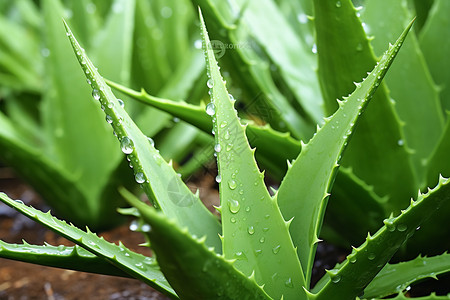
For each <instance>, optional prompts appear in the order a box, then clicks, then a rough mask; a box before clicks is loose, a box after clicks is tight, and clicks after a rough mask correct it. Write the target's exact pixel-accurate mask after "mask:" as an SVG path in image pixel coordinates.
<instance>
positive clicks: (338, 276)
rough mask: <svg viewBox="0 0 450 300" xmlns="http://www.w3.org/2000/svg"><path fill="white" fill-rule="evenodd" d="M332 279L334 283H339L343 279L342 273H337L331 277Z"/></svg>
mask: <svg viewBox="0 0 450 300" xmlns="http://www.w3.org/2000/svg"><path fill="white" fill-rule="evenodd" d="M331 281H332V282H333V283H338V282H339V281H341V275H335V276H333V277H332V278H331Z"/></svg>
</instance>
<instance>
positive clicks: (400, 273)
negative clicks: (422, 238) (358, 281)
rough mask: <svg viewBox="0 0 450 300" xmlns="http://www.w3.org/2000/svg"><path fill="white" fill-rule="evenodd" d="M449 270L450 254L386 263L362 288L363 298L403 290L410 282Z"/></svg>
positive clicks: (432, 276) (434, 276) (433, 276)
mask: <svg viewBox="0 0 450 300" xmlns="http://www.w3.org/2000/svg"><path fill="white" fill-rule="evenodd" d="M448 272H450V255H449V254H448V253H444V254H442V255H438V256H434V257H421V256H419V257H417V258H416V259H413V260H410V261H406V262H401V263H398V264H387V265H386V266H385V267H384V268H383V269H382V270H381V271H380V273H378V274H377V276H376V277H375V278H374V279H373V281H372V282H371V283H370V284H369V285H368V286H367V287H366V288H365V289H364V297H365V298H374V297H383V296H388V295H392V294H396V293H400V292H401V291H403V290H405V289H406V288H407V287H408V286H409V285H410V284H412V283H414V282H418V281H420V280H422V279H425V278H434V279H436V280H437V277H436V276H437V275H440V274H444V273H448Z"/></svg>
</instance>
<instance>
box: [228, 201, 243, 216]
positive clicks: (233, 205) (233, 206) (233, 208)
mask: <svg viewBox="0 0 450 300" xmlns="http://www.w3.org/2000/svg"><path fill="white" fill-rule="evenodd" d="M228 208H229V209H230V212H231V213H233V214H237V213H238V212H239V210H240V209H241V205H240V204H239V202H238V201H237V200H234V199H229V200H228Z"/></svg>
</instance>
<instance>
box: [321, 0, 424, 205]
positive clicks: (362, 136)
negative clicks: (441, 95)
mask: <svg viewBox="0 0 450 300" xmlns="http://www.w3.org/2000/svg"><path fill="white" fill-rule="evenodd" d="M314 7H315V13H316V14H315V25H316V32H317V50H318V53H319V78H320V81H321V86H322V90H323V92H324V95H325V96H324V101H325V104H326V107H327V109H328V111H329V112H331V111H333V110H334V109H335V107H336V106H337V104H336V102H335V99H336V98H340V97H342V95H346V94H348V93H349V92H351V91H352V90H353V87H352V84H351V83H352V82H359V81H360V78H362V77H365V76H366V72H367V71H369V70H370V69H371V68H372V66H373V64H375V62H376V60H375V57H374V55H373V53H372V51H371V49H370V45H369V40H368V38H367V37H366V34H365V32H364V29H363V26H362V24H361V21H360V20H359V18H358V17H357V15H356V10H355V9H354V8H353V5H352V3H351V1H350V0H343V1H336V2H334V1H314ZM374 97H375V99H374V101H372V104H371V105H369V106H368V108H367V113H366V114H364V116H363V117H362V118H361V121H360V122H359V125H358V128H357V129H356V131H355V134H354V137H353V138H352V143H351V144H350V145H349V147H348V148H347V150H346V154H345V156H344V158H343V160H342V165H343V166H346V167H352V169H353V172H354V173H355V174H356V175H357V176H358V177H359V178H360V179H362V180H364V181H365V182H366V183H368V184H370V185H373V186H374V187H375V192H376V193H377V194H378V195H382V196H385V195H387V196H389V197H390V198H389V199H390V201H388V202H386V205H385V206H386V210H387V212H388V213H389V212H390V211H398V210H400V208H401V207H403V206H404V205H406V203H405V201H406V199H408V198H409V197H411V196H412V195H413V194H414V193H415V192H416V187H417V183H416V178H415V177H414V173H413V168H412V165H411V160H410V152H409V150H408V149H407V147H406V142H405V138H404V136H403V133H402V128H401V125H400V124H401V122H400V120H399V119H398V117H397V115H396V113H395V110H394V107H393V104H392V103H391V101H390V99H389V97H388V94H387V91H386V88H385V86H384V85H381V86H380V88H379V89H378V91H377V93H376V94H375V95H374ZM368 158H370V159H368Z"/></svg>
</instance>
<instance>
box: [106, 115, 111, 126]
mask: <svg viewBox="0 0 450 300" xmlns="http://www.w3.org/2000/svg"><path fill="white" fill-rule="evenodd" d="M105 120H106V122H108V123H109V124H111V123H112V122H113V119H112V117H111V116H110V115H106V117H105Z"/></svg>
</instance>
